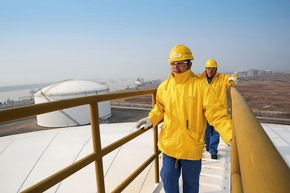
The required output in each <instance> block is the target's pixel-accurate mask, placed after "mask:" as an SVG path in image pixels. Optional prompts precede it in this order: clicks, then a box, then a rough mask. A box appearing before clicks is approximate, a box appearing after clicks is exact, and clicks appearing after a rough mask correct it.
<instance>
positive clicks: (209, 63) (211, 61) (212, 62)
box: [205, 59, 218, 68]
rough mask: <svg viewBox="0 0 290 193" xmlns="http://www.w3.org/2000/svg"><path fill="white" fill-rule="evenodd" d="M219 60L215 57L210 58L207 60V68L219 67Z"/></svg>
mask: <svg viewBox="0 0 290 193" xmlns="http://www.w3.org/2000/svg"><path fill="white" fill-rule="evenodd" d="M217 66H218V65H217V62H216V61H215V60H214V59H209V60H208V61H206V63H205V67H206V68H217Z"/></svg>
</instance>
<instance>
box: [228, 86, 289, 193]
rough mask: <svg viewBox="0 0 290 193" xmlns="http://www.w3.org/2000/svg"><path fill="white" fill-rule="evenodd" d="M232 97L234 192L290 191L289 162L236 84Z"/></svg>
mask: <svg viewBox="0 0 290 193" xmlns="http://www.w3.org/2000/svg"><path fill="white" fill-rule="evenodd" d="M231 100H232V122H233V127H234V131H233V140H232V143H231V192H232V193H242V192H244V193H252V192H254V193H258V192H263V193H278V192H279V193H287V192H289V191H290V170H289V167H288V165H287V163H286V162H285V161H284V159H283V158H282V156H281V155H280V154H279V152H278V151H277V149H276V148H275V146H274V144H273V143H272V141H271V139H270V138H269V137H268V135H267V134H266V132H265V131H264V130H263V128H262V126H261V124H260V123H259V122H258V121H257V119H256V117H255V115H254V114H253V112H252V111H251V110H250V108H249V107H248V105H247V103H246V102H245V100H244V99H243V97H242V96H241V95H240V94H239V92H238V91H237V90H236V89H235V88H231Z"/></svg>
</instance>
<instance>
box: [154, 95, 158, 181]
mask: <svg viewBox="0 0 290 193" xmlns="http://www.w3.org/2000/svg"><path fill="white" fill-rule="evenodd" d="M155 103H156V92H155V93H154V94H152V108H153V107H154V105H155ZM153 138H154V139H153V142H154V154H155V155H158V153H159V152H158V146H157V142H158V125H157V126H155V127H154V128H153ZM154 170H155V172H154V173H155V183H156V184H157V183H159V156H157V157H156V158H155V159H154Z"/></svg>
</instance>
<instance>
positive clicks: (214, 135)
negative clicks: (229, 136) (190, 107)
mask: <svg viewBox="0 0 290 193" xmlns="http://www.w3.org/2000/svg"><path fill="white" fill-rule="evenodd" d="M217 68H218V64H217V62H216V61H215V60H214V59H209V60H207V61H206V63H205V71H204V72H203V73H202V74H201V75H200V77H201V79H202V80H203V81H204V82H205V84H206V83H208V84H209V85H210V86H211V88H212V89H213V90H214V92H215V93H216V95H217V97H218V99H219V100H220V102H221V104H222V105H223V106H224V108H226V109H228V104H227V88H229V87H231V86H234V85H235V84H236V81H237V79H238V77H237V76H236V75H235V74H232V75H227V74H222V73H218V72H217ZM204 142H205V145H206V147H205V148H206V150H207V151H209V152H210V154H211V159H218V156H217V154H218V144H219V142H220V135H219V133H218V132H217V131H216V130H215V129H214V127H213V126H212V125H210V124H209V123H208V122H207V124H206V130H205V136H204Z"/></svg>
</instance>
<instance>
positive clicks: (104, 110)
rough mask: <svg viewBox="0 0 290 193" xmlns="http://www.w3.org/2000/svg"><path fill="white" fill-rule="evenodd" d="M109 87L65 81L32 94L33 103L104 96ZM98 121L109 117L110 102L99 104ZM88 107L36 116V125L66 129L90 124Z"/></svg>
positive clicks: (80, 81)
mask: <svg viewBox="0 0 290 193" xmlns="http://www.w3.org/2000/svg"><path fill="white" fill-rule="evenodd" d="M108 92H109V87H108V86H104V85H101V84H98V83H96V82H92V81H86V80H66V81H62V82H58V83H55V84H52V85H49V86H47V87H45V88H43V89H41V90H40V91H38V92H36V93H35V94H34V100H35V103H36V104H38V103H44V102H49V101H57V100H62V99H68V98H76V97H83V96H91V95H96V94H106V93H108ZM98 106H99V118H100V121H101V122H103V121H106V119H107V118H109V117H110V116H111V105H110V101H104V102H99V104H98ZM89 108H90V107H89V105H83V106H79V107H74V108H69V109H63V110H60V111H54V112H50V113H45V114H41V115H37V124H38V125H39V126H43V127H67V126H78V125H86V124H90V109H89Z"/></svg>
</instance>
